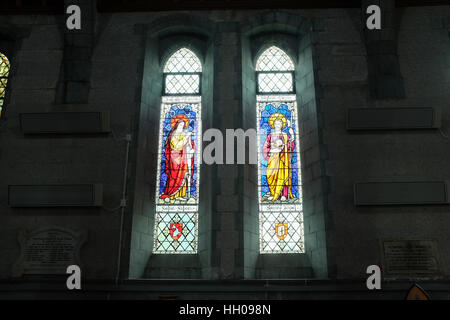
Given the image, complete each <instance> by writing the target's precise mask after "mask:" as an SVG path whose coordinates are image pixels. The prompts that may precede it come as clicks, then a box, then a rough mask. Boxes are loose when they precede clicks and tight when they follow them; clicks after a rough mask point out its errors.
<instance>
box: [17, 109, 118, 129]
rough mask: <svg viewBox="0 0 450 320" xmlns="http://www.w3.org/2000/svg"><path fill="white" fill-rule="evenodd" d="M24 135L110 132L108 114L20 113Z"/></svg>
mask: <svg viewBox="0 0 450 320" xmlns="http://www.w3.org/2000/svg"><path fill="white" fill-rule="evenodd" d="M20 127H21V129H22V132H23V133H25V134H70V133H105V132H110V131H111V129H110V119H109V112H48V113H21V114H20Z"/></svg>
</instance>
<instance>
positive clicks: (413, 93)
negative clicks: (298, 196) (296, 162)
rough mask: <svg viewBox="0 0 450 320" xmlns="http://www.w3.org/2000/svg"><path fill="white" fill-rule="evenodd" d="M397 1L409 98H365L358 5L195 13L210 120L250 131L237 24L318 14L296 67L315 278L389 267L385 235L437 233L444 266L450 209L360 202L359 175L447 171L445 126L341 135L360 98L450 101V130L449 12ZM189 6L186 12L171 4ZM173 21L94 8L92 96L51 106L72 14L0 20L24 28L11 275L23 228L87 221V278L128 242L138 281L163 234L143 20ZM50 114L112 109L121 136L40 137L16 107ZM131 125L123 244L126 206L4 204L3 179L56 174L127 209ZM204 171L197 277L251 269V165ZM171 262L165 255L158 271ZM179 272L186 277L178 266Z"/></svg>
mask: <svg viewBox="0 0 450 320" xmlns="http://www.w3.org/2000/svg"><path fill="white" fill-rule="evenodd" d="M399 10H400V19H399V24H398V38H397V45H398V47H397V55H398V61H399V66H400V72H401V76H402V79H403V84H404V90H405V96H404V98H401V99H399V98H396V99H391V98H389V99H384V98H383V99H374V98H372V96H371V87H370V86H371V84H370V83H369V77H368V74H369V73H368V62H367V61H368V60H367V54H368V53H367V50H366V44H365V42H364V40H363V38H362V33H361V27H362V26H361V11H360V9H348V10H345V9H320V10H319V9H315V10H289V11H287V10H286V11H284V10H280V11H278V12H277V13H272V12H270V11H201V12H196V13H195V17H200V18H201V19H200V20H202V19H203V22H199V23H200V24H202V23H205V21H207V23H209V27H210V29H211V30H210V35H209V39H210V41H211V42H208V49H207V54H206V56H205V57H206V58H205V63H206V65H207V66H209V70H210V73H209V74H208V75H205V76H206V77H208V78H206V81H205V83H207V84H208V87H207V88H205V89H206V91H207V92H208V93H207V95H206V96H204V104H203V109H202V113H203V115H204V119H203V122H204V123H203V126H204V129H206V128H208V127H213V128H218V129H220V130H225V129H227V128H240V127H242V128H250V127H254V126H255V124H254V123H252V121H254V119H255V111H254V100H252V99H254V98H251V97H252V95H253V93H254V87H252V85H251V83H252V82H251V77H252V74H251V70H249V69H248V68H246V66H245V65H243V64H247V63H250V62H251V54H250V52H249V51H250V50H249V49H250V43H249V42H248V40H246V38H245V37H243V36H242V32H243V30H242V28H241V26H243V25H246V24H252V23H259V22H261V23H262V22H264V20H258V19H262V18H261V17H266V18H264V19H268V20H266V21H265V22H269V24H270V22H271V23H272V24H273V25H279V24H283V23H284V24H285V25H290V24H291V22H290V20H289V19H291V20H292V19H294V20H295V19H296V17H297V18H298V19H299V20H301V19H309V20H310V21H311V22H312V29H309V30H308V36H305V37H302V38H299V43H298V45H299V51H298V52H299V56H298V63H299V66H300V67H299V71H298V75H297V95H298V101H299V117H300V119H301V121H302V123H303V127H302V131H301V137H302V138H301V156H302V158H303V162H302V175H303V178H304V179H303V181H304V192H305V193H304V215H305V237H306V239H305V241H306V248H307V254H308V259H302V260H301V261H300V262H301V263H303V262H304V264H306V265H308V264H309V263H310V264H311V266H312V267H313V273H312V274H308V273H306V272H305V277H317V278H325V277H329V278H339V279H353V278H363V277H364V276H365V270H366V267H367V266H368V265H371V264H380V263H381V261H380V248H379V241H380V239H383V238H427V239H428V238H434V239H437V241H438V248H439V251H440V256H441V260H442V264H443V268H444V274H445V276H446V277H448V276H449V274H450V267H449V266H450V246H449V243H450V241H449V240H450V239H449V234H448V230H447V229H448V228H447V227H446V226H449V225H450V216H449V213H450V207H449V206H444V205H434V206H408V207H403V206H399V207H377V208H374V207H355V206H354V205H353V183H354V182H356V181H361V180H362V181H364V180H367V179H409V180H413V181H414V180H436V179H438V180H442V179H447V180H448V179H449V177H450V166H448V159H449V158H450V151H449V150H450V149H449V148H448V143H449V141H448V140H445V139H444V138H443V137H442V136H440V135H439V133H438V132H437V131H435V130H428V131H402V132H378V133H373V132H369V133H361V134H354V133H349V132H347V131H346V110H347V108H350V107H398V106H408V107H410V106H432V107H435V108H438V109H440V111H441V113H442V119H443V130H444V131H446V132H447V133H448V132H449V126H450V120H449V119H450V107H449V105H448V101H450V91H449V90H448V88H449V85H450V62H449V61H450V58H449V57H450V38H449V36H448V32H449V29H448V27H447V26H446V24H445V23H444V21H448V17H449V16H450V7H420V8H402V9H399ZM288 13H289V15H288ZM180 14H181V15H182V14H185V15H189V14H190V13H187V12H185V13H179V14H178V13H177V14H175V15H177V16H179V15H180ZM172 17H173V16H172V14H169V13H154V12H153V13H114V14H100V15H99V16H98V17H97V18H98V20H97V24H98V26H99V27H98V28H97V29H96V40H95V45H94V47H93V52H92V59H91V61H92V71H91V74H90V77H89V82H90V85H89V86H90V90H89V94H88V100H87V101H85V103H81V104H55V96H56V95H57V87H58V83H59V81H60V70H61V64H62V61H63V57H64V54H65V52H64V41H63V38H62V37H61V21H63V19H61V17H60V16H29V15H28V16H27V15H24V16H0V25H13V26H15V27H20V28H23V29H26V30H29V34H28V35H27V36H26V37H24V38H22V39H21V46H20V49H19V50H18V51H17V53H16V54H15V58H14V60H13V61H14V64H15V65H14V66H13V68H14V69H15V71H14V74H13V77H12V78H11V82H10V86H9V89H8V90H9V91H8V95H9V100H8V104H7V106H5V110H7V117H5V119H2V120H0V121H1V127H0V240H1V241H0V257H1V259H0V278H2V279H8V278H10V277H11V269H12V265H13V263H14V262H15V261H16V260H17V258H18V256H19V245H18V242H17V234H18V231H19V230H20V229H23V228H27V229H37V228H40V227H43V226H49V225H57V226H60V227H65V228H69V229H75V230H78V229H85V230H87V231H88V241H87V243H86V244H85V246H84V247H83V248H82V251H81V259H82V261H83V265H84V272H83V276H84V277H86V278H89V279H113V278H114V277H115V276H116V273H117V258H118V252H119V249H120V250H121V252H122V255H121V256H122V262H121V266H122V267H121V270H122V272H121V277H123V278H127V277H131V278H140V277H143V276H144V274H145V270H146V268H147V265H148V263H149V259H150V256H151V245H152V237H153V234H152V233H153V213H154V183H155V181H156V178H155V175H156V169H155V168H156V163H157V162H156V156H157V149H155V147H156V143H155V139H157V134H158V128H159V117H160V110H159V100H158V99H159V98H157V97H158V94H159V93H160V92H161V90H160V85H161V82H160V78H159V76H158V74H156V73H154V72H145V70H152V68H153V67H152V66H151V64H152V63H154V61H155V60H154V59H155V57H156V52H157V50H159V48H158V45H157V41H156V40H155V41H153V40H151V41H148V38H147V37H149V36H150V38H151V36H152V34H147V33H146V30H147V31H148V30H153V29H151V28H156V27H157V26H158V25H159V27H158V28H159V29H161V30H162V29H164V28H166V27H170V24H171V22H173V21H174V20H173V19H171V18H172ZM270 17H271V18H270ZM283 17H284V18H283ZM165 18H167V20H165ZM270 19H272V20H270ZM284 19H287V20H284ZM175 20H176V19H175ZM193 20H194V19H193ZM283 20H284V21H283ZM152 23H153V24H152ZM158 28H157V29H158ZM286 28H287V27H286ZM159 29H158V30H159ZM288 29H289V28H287V29H286V30H287V31H289V30H288ZM99 30H101V32H100V31H99ZM173 31H174V32H175V31H176V30H173ZM308 37H309V38H308ZM0 43H1V41H0ZM0 51H1V48H0ZM152 55H153V56H152ZM149 64H150V65H149ZM148 68H149V69H148ZM155 68H156V67H155ZM77 70H78V69H77ZM78 71H80V70H78ZM49 111H109V112H110V114H111V125H112V128H113V131H114V136H115V138H114V136H113V135H112V134H111V135H68V136H50V135H45V136H39V137H30V136H24V135H23V134H22V133H21V131H20V127H19V114H20V113H22V112H49ZM128 133H131V134H132V135H133V142H132V147H131V153H130V157H129V161H130V168H129V172H128V180H127V186H128V190H127V191H128V197H127V200H128V206H127V208H126V211H125V216H124V225H123V226H122V227H123V231H124V234H123V243H122V245H120V244H119V232H120V228H121V225H120V221H121V219H120V212H119V211H113V212H110V211H108V210H106V209H102V208H98V209H86V208H67V209H59V208H51V209H12V208H9V207H8V205H7V186H8V185H9V184H51V183H55V184H58V183H103V184H104V187H105V198H104V203H105V207H107V208H114V207H117V206H118V204H119V201H120V198H121V191H122V183H123V181H122V177H123V170H124V163H125V143H124V141H122V140H120V139H121V138H123V136H124V135H125V134H128ZM201 170H202V173H201V174H202V178H201V179H202V185H201V191H202V193H201V199H202V200H201V201H202V204H201V207H200V219H203V220H201V221H200V224H202V225H203V226H202V228H203V229H202V230H201V231H200V250H199V262H198V264H199V265H200V268H201V277H202V278H204V279H229V278H234V279H240V278H254V277H256V276H257V274H256V271H255V266H256V263H257V259H258V253H257V250H258V243H257V240H258V229H257V228H258V226H257V216H256V211H255V209H256V208H257V207H256V205H255V200H256V199H257V198H256V197H257V194H256V189H255V186H256V183H257V182H256V181H257V180H256V174H255V172H256V167H254V166H247V165H245V166H242V165H241V166H238V165H213V166H207V165H202V169H201ZM164 263H165V262H164V261H162V262H161V261H157V265H159V266H164ZM277 263H278V262H277ZM286 263H288V260H286ZM301 263H300V265H299V267H301V266H302V264H301ZM191 265H194V266H196V265H197V262H195V263H192V264H191ZM277 266H278V265H277ZM263 271H264V268H263ZM150 273H151V272H150ZM264 274H265V273H264V272H261V273H260V276H261V275H262V277H264ZM151 276H152V275H150V276H149V277H151ZM154 276H155V277H158V276H157V275H154ZM173 277H187V275H186V274H183V273H178V272H175V271H174V274H173Z"/></svg>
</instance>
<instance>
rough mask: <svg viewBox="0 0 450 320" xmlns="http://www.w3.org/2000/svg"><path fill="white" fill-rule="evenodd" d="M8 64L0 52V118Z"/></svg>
mask: <svg viewBox="0 0 450 320" xmlns="http://www.w3.org/2000/svg"><path fill="white" fill-rule="evenodd" d="M9 70H10V64H9V60H8V58H7V57H6V56H5V55H4V54H2V53H1V52H0V117H1V115H2V108H3V105H4V101H5V96H6V86H7V84H8V77H9Z"/></svg>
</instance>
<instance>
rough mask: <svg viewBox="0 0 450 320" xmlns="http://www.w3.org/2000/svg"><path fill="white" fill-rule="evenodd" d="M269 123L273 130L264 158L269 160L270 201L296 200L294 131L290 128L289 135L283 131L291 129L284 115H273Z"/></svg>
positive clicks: (268, 136)
mask: <svg viewBox="0 0 450 320" xmlns="http://www.w3.org/2000/svg"><path fill="white" fill-rule="evenodd" d="M268 122H269V125H270V127H271V128H272V129H273V130H271V132H270V133H269V134H268V135H267V138H266V140H265V142H264V145H263V156H264V159H265V160H267V169H266V170H267V171H266V177H267V184H268V186H269V191H270V196H269V197H268V200H270V201H272V202H275V201H277V200H281V201H285V200H287V199H293V198H296V197H295V195H294V194H293V193H292V154H293V151H294V147H295V136H294V131H293V130H292V128H289V135H288V134H287V133H286V132H283V131H282V130H283V128H285V127H286V125H288V127H290V124H289V123H288V120H287V119H286V117H285V116H284V115H283V114H282V113H278V112H277V113H273V114H272V115H271V116H270V117H269V121H268Z"/></svg>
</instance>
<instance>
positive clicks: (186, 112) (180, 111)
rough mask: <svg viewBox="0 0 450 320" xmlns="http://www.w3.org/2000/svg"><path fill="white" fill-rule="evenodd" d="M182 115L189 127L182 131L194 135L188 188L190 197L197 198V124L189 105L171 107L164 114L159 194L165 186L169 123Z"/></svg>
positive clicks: (170, 128)
mask: <svg viewBox="0 0 450 320" xmlns="http://www.w3.org/2000/svg"><path fill="white" fill-rule="evenodd" d="M179 114H184V115H186V117H187V118H188V119H189V126H188V127H187V128H185V129H184V131H185V132H194V134H193V135H192V136H191V139H192V141H193V142H194V146H195V155H194V174H193V176H192V182H191V188H190V194H191V197H195V198H196V197H197V176H198V174H197V171H198V170H197V156H196V155H197V152H198V146H197V134H198V124H197V113H196V112H195V111H193V110H192V107H191V106H190V105H186V106H184V108H182V109H180V108H179V106H178V105H173V106H172V107H171V108H170V110H169V112H167V113H166V114H165V117H164V119H163V120H164V123H163V132H162V135H163V136H162V146H161V147H162V149H161V173H160V174H161V178H160V185H159V194H160V195H161V194H163V193H164V188H165V186H166V181H167V173H165V169H166V159H167V158H166V155H165V145H166V140H167V137H168V135H169V133H170V131H171V130H172V126H171V125H170V121H171V120H172V118H173V117H174V116H176V115H179Z"/></svg>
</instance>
